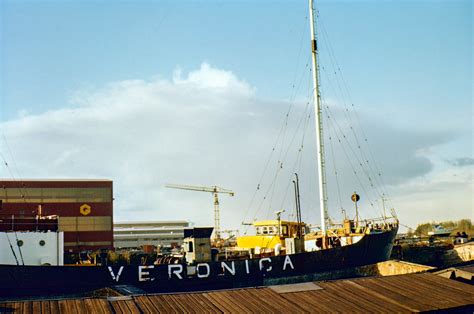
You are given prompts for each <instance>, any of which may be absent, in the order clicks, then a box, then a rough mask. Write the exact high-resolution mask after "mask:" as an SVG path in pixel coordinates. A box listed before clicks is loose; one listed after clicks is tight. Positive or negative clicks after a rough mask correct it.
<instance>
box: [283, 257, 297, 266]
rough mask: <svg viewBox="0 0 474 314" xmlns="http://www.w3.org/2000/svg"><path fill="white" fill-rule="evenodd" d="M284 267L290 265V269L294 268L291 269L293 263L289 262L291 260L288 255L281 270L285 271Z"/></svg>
mask: <svg viewBox="0 0 474 314" xmlns="http://www.w3.org/2000/svg"><path fill="white" fill-rule="evenodd" d="M286 265H290V267H291V269H295V267H293V263H292V262H291V258H290V256H289V255H287V256H285V262H284V263H283V270H286Z"/></svg>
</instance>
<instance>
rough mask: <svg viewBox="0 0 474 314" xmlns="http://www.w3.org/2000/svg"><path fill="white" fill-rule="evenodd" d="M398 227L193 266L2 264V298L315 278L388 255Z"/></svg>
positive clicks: (199, 288) (162, 290)
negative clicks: (338, 242) (320, 246)
mask: <svg viewBox="0 0 474 314" xmlns="http://www.w3.org/2000/svg"><path fill="white" fill-rule="evenodd" d="M397 229H398V228H396V227H395V228H393V229H391V230H388V231H383V232H379V233H374V234H369V235H365V236H364V237H363V238H362V239H361V240H359V241H358V242H357V243H355V244H352V245H347V246H342V247H335V248H330V249H326V250H321V251H313V252H305V253H299V254H292V255H281V256H269V257H260V258H253V259H248V260H227V261H218V262H208V263H199V264H197V265H195V266H194V267H193V266H188V265H186V264H169V265H147V266H131V265H127V266H14V265H0V298H4V299H5V298H9V297H10V298H12V297H25V296H43V297H44V296H53V295H56V296H57V295H66V294H77V293H86V292H90V291H93V290H96V289H101V288H105V287H114V286H127V287H128V288H129V289H132V290H134V291H138V292H141V293H170V292H189V291H206V290H217V289H232V288H242V287H255V286H264V285H270V284H273V283H275V282H278V283H287V282H298V281H300V282H301V281H311V280H314V278H315V276H314V275H315V274H318V273H324V272H331V271H337V270H341V269H347V268H352V267H358V266H363V265H369V264H374V263H378V262H381V261H385V260H387V259H389V257H390V253H391V250H392V246H393V240H394V238H395V235H396V233H397Z"/></svg>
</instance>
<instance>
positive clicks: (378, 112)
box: [0, 0, 473, 221]
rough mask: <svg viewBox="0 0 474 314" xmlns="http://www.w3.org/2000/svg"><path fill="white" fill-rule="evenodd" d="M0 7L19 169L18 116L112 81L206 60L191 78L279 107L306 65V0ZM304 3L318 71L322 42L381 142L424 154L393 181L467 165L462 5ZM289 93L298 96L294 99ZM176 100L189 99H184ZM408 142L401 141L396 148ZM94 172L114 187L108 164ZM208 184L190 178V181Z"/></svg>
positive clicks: (468, 23) (68, 101)
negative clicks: (318, 24)
mask: <svg viewBox="0 0 474 314" xmlns="http://www.w3.org/2000/svg"><path fill="white" fill-rule="evenodd" d="M0 5H1V6H0V10H1V13H0V14H1V15H0V19H1V26H0V27H1V29H0V40H1V41H0V45H1V46H0V47H1V50H0V67H1V71H0V73H1V81H0V102H1V104H0V122H2V128H3V130H2V133H3V134H7V135H8V136H7V139H8V141H9V142H10V143H9V144H10V146H12V148H13V151H14V152H15V151H16V152H17V153H15V155H16V158H15V159H17V160H18V163H19V164H20V165H21V164H24V165H28V164H31V161H30V160H27V159H23V158H22V157H21V156H18V154H20V152H22V153H23V152H28V151H27V150H25V148H22V147H15V146H16V145H20V144H18V143H15V142H14V141H15V140H18V141H26V138H22V137H21V136H20V135H18V130H19V127H18V125H19V124H15V123H20V124H21V125H25V124H28V123H30V122H31V121H30V120H31V119H30V120H28V119H26V120H24V118H25V117H30V118H34V117H36V116H37V117H44V116H45V115H47V113H48V112H50V113H51V114H52V115H54V113H55V112H57V111H58V110H63V109H65V108H79V109H80V108H82V107H83V106H84V105H83V102H81V101H78V100H77V99H78V98H81V97H82V96H84V95H86V96H85V97H83V99H82V101H84V99H88V101H94V100H97V99H96V98H94V97H95V96H97V95H102V96H101V97H105V96H103V94H104V93H105V92H104V90H107V88H108V87H110V86H112V85H113V84H116V83H117V84H120V82H125V81H129V80H141V81H144V82H154V81H156V80H160V79H161V80H172V77H173V75H174V74H173V73H176V70H177V69H181V70H182V73H183V74H182V76H183V79H184V80H185V81H186V80H188V79H189V78H187V77H186V76H187V75H188V74H190V73H193V71H194V72H195V71H198V70H196V69H201V70H202V69H203V68H202V64H203V63H207V64H209V65H210V66H211V70H212V69H215V70H216V71H217V72H213V71H210V72H209V73H211V74H209V73H208V72H206V70H205V69H204V70H203V71H201V72H199V73H200V74H199V73H198V74H196V77H199V78H201V79H208V78H209V77H208V76H206V75H207V74H209V75H211V76H212V75H217V76H219V75H220V77H221V76H223V77H226V78H228V77H227V76H225V73H231V74H232V79H231V80H230V81H232V80H233V79H234V78H235V79H236V81H238V82H239V83H238V84H237V83H236V84H237V85H238V86H240V87H242V86H243V85H242V84H247V85H248V87H249V89H248V90H247V89H246V88H242V90H243V93H244V94H245V95H248V93H250V94H251V96H249V97H248V99H247V98H246V100H245V102H247V103H252V102H253V103H254V104H260V103H272V102H274V103H279V104H282V103H285V102H286V101H288V100H289V99H290V98H291V95H292V93H293V91H292V85H293V82H294V81H295V79H294V77H295V73H296V74H297V75H296V76H297V77H299V75H300V73H301V71H302V69H303V68H304V63H305V60H307V58H308V53H307V52H308V37H309V34H308V25H307V24H308V22H307V20H306V16H307V2H306V1H181V2H179V3H178V2H176V1H119V2H116V1H8V0H4V1H2V2H1V4H0ZM317 5H318V9H319V11H320V15H321V18H322V21H323V26H324V29H325V30H326V31H327V33H328V35H329V36H328V37H327V38H326V37H325V36H323V34H321V36H320V47H321V61H322V65H323V66H326V67H327V68H328V71H329V72H330V62H329V59H328V57H327V55H325V54H324V49H325V48H327V39H329V40H330V44H331V46H332V48H333V50H334V52H335V55H336V57H337V61H338V64H339V66H340V67H341V69H342V71H343V74H344V80H345V81H346V82H347V84H348V86H349V90H350V93H351V98H352V100H353V102H354V103H355V104H356V107H357V108H359V109H360V110H361V113H362V115H363V116H364V117H366V118H367V119H369V121H371V123H373V124H374V125H375V126H376V127H377V126H380V125H384V126H387V125H388V126H390V129H391V130H392V131H393V132H392V134H393V133H397V132H399V134H400V136H399V137H398V138H396V139H398V140H400V147H399V150H404V149H405V150H406V151H408V150H409V151H410V152H412V153H413V154H417V156H418V157H419V156H420V154H421V155H423V158H426V160H429V165H428V164H426V165H425V166H426V167H425V168H423V167H424V166H423V167H422V166H420V167H418V166H417V164H416V163H411V165H413V172H412V175H410V174H407V175H406V177H405V179H406V181H404V182H402V183H406V184H409V180H415V179H419V180H425V181H426V182H428V181H429V182H431V181H430V180H432V179H433V178H432V177H436V175H437V174H440V173H441V172H442V171H450V169H453V170H452V171H454V169H455V168H453V166H452V164H453V163H455V162H454V160H458V159H460V158H467V159H466V160H467V161H468V164H469V163H470V160H471V161H472V157H473V154H472V152H473V151H472V145H473V139H472V130H473V120H472V119H473V116H472V86H473V84H472V55H473V51H472V13H473V10H472V2H471V1H434V0H433V1H428V0H427V1H421V0H420V1H357V0H354V1H318V2H317ZM324 40H326V42H325V41H324ZM300 51H302V53H301V55H300ZM219 71H223V72H219ZM224 72H225V73H224ZM206 73H207V74H206ZM322 74H324V72H323V73H322ZM200 75H201V76H200ZM203 77H204V78H203ZM188 81H192V80H191V79H189V80H188ZM232 82H233V81H232ZM239 84H240V85H239ZM127 86H129V85H127ZM232 86H233V85H232ZM240 87H239V88H240ZM329 87H330V86H329V81H325V79H324V78H323V81H322V88H323V92H324V93H325V94H324V95H325V96H326V97H327V99H328V100H333V101H334V102H335V103H338V102H339V103H340V102H341V99H338V96H337V95H336V94H334V93H333V92H332V91H331V89H330V88H329ZM249 90H251V91H252V92H249ZM105 94H107V95H109V96H110V93H105ZM297 98H301V99H304V93H303V92H301V93H300V94H298V95H297ZM91 99H92V100H91ZM237 99H239V98H237ZM101 100H102V98H101ZM183 101H186V102H188V101H189V102H192V101H193V97H192V95H190V97H189V98H188V99H186V100H183ZM99 102H100V101H99ZM104 103H108V102H107V101H105V102H104ZM178 105H179V104H178ZM285 108H286V107H285V106H283V105H282V106H275V108H274V111H275V115H278V114H280V116H281V115H283V114H284V112H285ZM254 109H255V108H254ZM255 111H256V112H257V113H258V112H259V109H258V108H257V109H255ZM22 119H23V120H22ZM104 119H106V120H107V119H110V120H112V119H113V118H112V117H110V118H107V117H104ZM275 119H276V120H277V118H275ZM110 123H112V122H110ZM208 125H209V124H208ZM275 130H277V127H275ZM155 131H156V130H155ZM215 131H216V130H214V132H215ZM218 131H219V130H218ZM24 132H26V133H28V134H30V135H31V137H28V140H31V141H34V140H38V138H35V136H34V132H37V134H41V132H39V131H38V130H36V129H31V130H29V131H24ZM149 132H153V130H150V131H149ZM157 132H158V131H157ZM263 133H265V132H263ZM377 133H379V134H384V132H382V131H380V132H374V135H375V136H376V134H377ZM38 136H39V135H38ZM403 136H406V138H404V137H403ZM42 140H43V141H48V140H49V139H48V138H44V137H43V138H42ZM222 140H226V139H225V138H223V139H222ZM190 141H195V139H191V140H190ZM375 141H376V142H383V139H377V138H376V139H375ZM410 141H411V142H413V145H411V144H410V145H411V146H409V147H408V146H406V145H408V144H407V143H408V142H410ZM422 143H424V144H422ZM427 143H428V144H427ZM25 145H26V144H25ZM417 145H418V146H417ZM56 149H58V151H64V147H63V148H61V147H57V148H56ZM267 151H268V149H267ZM267 151H264V152H263V151H262V154H266V152H267ZM395 154H396V152H395ZM392 155H393V154H392ZM385 157H386V158H389V157H387V156H385ZM385 157H384V156H382V158H385ZM216 158H217V157H216ZM388 160H390V159H385V160H382V162H381V163H384V162H385V161H388ZM407 160H408V159H407ZM158 162H159V161H158ZM407 164H410V163H409V162H408V161H407ZM84 166H85V165H84ZM400 167H401V166H400ZM467 167H468V168H463V170H462V172H464V173H466V169H467V173H468V174H470V176H468V178H467V180H468V182H470V183H467V186H468V188H467V190H465V192H463V193H464V194H463V195H464V197H463V199H464V200H465V201H464V203H463V205H460V207H461V211H460V212H459V213H458V214H457V216H456V217H457V218H459V217H461V216H469V215H470V216H471V217H472V216H473V213H472V202H473V200H472V197H471V196H470V195H468V194H473V193H469V191H470V192H473V191H472V166H469V165H468V166H467ZM20 168H23V167H22V166H20ZM404 168H405V169H407V167H404ZM27 169H29V168H28V166H25V167H24V169H22V171H21V172H22V174H23V176H24V177H31V176H43V177H44V176H46V173H41V172H34V171H31V172H30V173H28V170H27ZM80 169H82V170H84V168H80ZM396 169H398V168H393V169H392V170H393V171H392V172H394V173H395V172H396V171H397V170H396ZM419 169H426V171H421V170H419ZM89 170H90V169H88V171H85V170H84V173H89ZM390 171H391V170H389V172H390ZM25 172H26V173H25ZM52 173H54V175H55V176H64V177H70V176H81V172H80V171H79V168H78V169H76V170H75V171H73V172H69V171H68V168H67V167H65V168H61V167H59V168H58V169H55V170H54V169H53V170H52ZM2 175H3V176H7V175H5V173H2ZM96 175H103V176H107V177H112V178H113V179H114V178H115V180H119V179H124V177H121V176H120V175H118V174H117V173H115V172H114V170H113V169H111V170H110V171H109V172H107V171H104V172H100V171H98V173H97V174H96ZM165 179H166V178H163V180H165ZM168 179H172V178H168ZM216 179H218V178H216V177H213V176H211V177H201V180H202V181H204V182H203V184H204V183H206V182H211V181H213V180H216ZM182 180H185V181H186V178H185V176H183V177H182ZM221 180H223V179H221ZM249 180H250V179H249ZM196 181H199V180H196ZM254 181H255V180H254ZM402 181H403V180H402ZM425 181H423V182H425ZM441 181H442V180H441ZM410 182H411V183H413V182H412V181H410ZM172 183H174V182H172ZM176 183H180V182H176ZM183 183H193V182H183ZM194 183H196V184H198V183H199V182H194ZM402 183H399V185H397V186H395V187H394V189H395V191H396V192H395V194H397V193H398V192H397V191H402V190H403V188H406V186H404V187H402V185H403V184H402ZM411 183H410V184H411ZM117 184H119V183H117ZM160 184H161V183H160ZM211 184H218V183H212V182H211ZM229 184H230V185H232V182H229ZM155 188H156V187H155ZM397 189H398V190H397ZM124 190H125V188H124ZM117 191H120V189H118V190H117ZM463 191H464V190H463ZM176 197H177V196H176ZM242 202H245V200H242ZM407 202H408V201H407ZM129 203H131V201H129ZM123 204H125V202H124V203H123ZM203 204H204V203H203ZM120 205H121V203H120V202H119V203H118V206H116V208H120ZM130 206H131V205H130ZM170 206H171V205H170ZM239 206H240V205H239ZM422 206H426V205H425V204H424V205H422ZM124 207H127V206H125V205H124ZM458 207H459V206H458ZM433 208H435V207H434V206H433ZM433 210H435V209H433ZM436 210H438V211H441V214H440V215H438V216H433V215H430V214H429V212H428V213H424V216H423V217H422V215H421V214H420V215H419V216H416V219H415V218H413V219H410V217H412V216H410V215H411V214H410V213H409V212H410V211H409V210H407V212H406V217H407V220H415V221H422V220H423V219H425V220H430V219H432V217H439V218H440V219H441V218H442V219H447V218H449V217H450V215H449V211H448V210H446V209H441V208H440V209H436ZM443 210H446V211H445V212H444V214H443ZM469 210H470V213H469V212H468V211H469ZM463 213H465V215H463ZM121 217H123V219H128V218H127V217H128V216H126V215H122V216H121ZM169 218H170V219H172V218H173V217H169Z"/></svg>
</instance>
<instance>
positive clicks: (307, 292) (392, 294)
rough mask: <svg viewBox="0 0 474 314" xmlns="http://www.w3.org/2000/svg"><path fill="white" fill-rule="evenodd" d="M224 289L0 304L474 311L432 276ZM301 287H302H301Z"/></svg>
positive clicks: (81, 309) (458, 290) (464, 293)
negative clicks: (293, 286)
mask: <svg viewBox="0 0 474 314" xmlns="http://www.w3.org/2000/svg"><path fill="white" fill-rule="evenodd" d="M298 285H302V284H296V285H295V287H296V288H293V289H291V288H290V289H287V288H285V289H281V286H279V287H277V286H275V287H271V286H270V287H261V288H247V289H235V290H224V291H211V292H198V293H181V294H161V295H140V296H133V297H129V296H124V297H113V298H108V299H106V298H102V299H100V298H99V299H97V298H96V299H93V298H86V299H70V300H49V301H26V302H11V303H0V311H2V310H3V311H7V310H12V309H14V310H15V313H16V312H17V311H18V312H33V313H57V312H59V310H60V311H61V313H86V312H88V313H90V312H102V313H114V312H115V313H140V312H142V313H177V312H178V313H181V312H186V313H201V312H212V313H221V312H232V313H242V312H323V311H324V312H419V311H433V310H443V309H451V310H454V309H456V310H462V311H464V310H465V311H472V310H474V305H473V304H474V302H473V300H474V286H472V285H469V284H465V283H461V282H457V281H454V280H450V279H447V278H443V277H441V276H437V275H435V274H431V273H418V274H409V275H397V276H388V277H371V278H357V279H350V280H335V281H328V282H316V283H315V284H314V287H313V288H311V287H309V288H308V284H303V285H304V287H303V288H302V289H300V287H299V286H298ZM301 287H302V286H301Z"/></svg>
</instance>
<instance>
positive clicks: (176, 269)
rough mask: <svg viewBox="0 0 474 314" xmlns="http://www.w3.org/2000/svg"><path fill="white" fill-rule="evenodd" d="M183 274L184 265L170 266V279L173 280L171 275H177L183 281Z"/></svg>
mask: <svg viewBox="0 0 474 314" xmlns="http://www.w3.org/2000/svg"><path fill="white" fill-rule="evenodd" d="M173 269H174V270H173ZM182 272H183V265H181V264H174V265H168V277H169V278H170V279H171V275H173V274H175V275H176V277H178V278H179V279H183V276H181V273H182Z"/></svg>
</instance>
